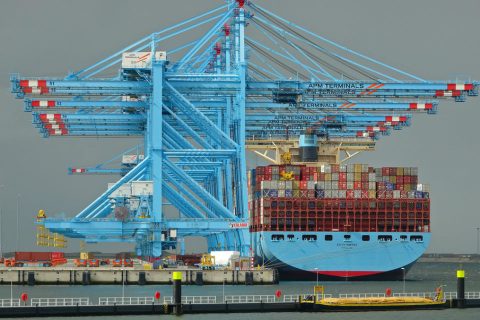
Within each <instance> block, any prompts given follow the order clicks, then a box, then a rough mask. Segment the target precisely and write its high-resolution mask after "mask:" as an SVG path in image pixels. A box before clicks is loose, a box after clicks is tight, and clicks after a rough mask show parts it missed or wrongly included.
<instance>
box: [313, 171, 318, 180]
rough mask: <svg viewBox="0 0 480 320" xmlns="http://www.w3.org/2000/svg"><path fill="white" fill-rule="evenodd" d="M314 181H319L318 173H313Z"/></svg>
mask: <svg viewBox="0 0 480 320" xmlns="http://www.w3.org/2000/svg"><path fill="white" fill-rule="evenodd" d="M313 181H318V173H314V174H313Z"/></svg>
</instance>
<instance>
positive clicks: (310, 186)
mask: <svg viewBox="0 0 480 320" xmlns="http://www.w3.org/2000/svg"><path fill="white" fill-rule="evenodd" d="M307 189H308V190H315V181H308V182H307Z"/></svg>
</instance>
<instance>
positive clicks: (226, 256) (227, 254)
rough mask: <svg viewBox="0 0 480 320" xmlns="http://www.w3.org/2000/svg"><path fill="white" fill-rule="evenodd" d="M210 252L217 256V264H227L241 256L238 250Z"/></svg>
mask: <svg viewBox="0 0 480 320" xmlns="http://www.w3.org/2000/svg"><path fill="white" fill-rule="evenodd" d="M210 254H211V255H212V256H214V257H215V264H216V265H217V266H227V265H228V262H229V261H230V260H232V259H238V258H240V252H238V251H212V252H210Z"/></svg>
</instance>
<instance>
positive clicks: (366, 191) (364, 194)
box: [361, 190, 368, 199]
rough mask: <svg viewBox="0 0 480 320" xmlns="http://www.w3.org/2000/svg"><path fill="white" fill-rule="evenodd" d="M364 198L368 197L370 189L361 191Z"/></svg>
mask: <svg viewBox="0 0 480 320" xmlns="http://www.w3.org/2000/svg"><path fill="white" fill-rule="evenodd" d="M361 195H362V199H368V190H362V191H361Z"/></svg>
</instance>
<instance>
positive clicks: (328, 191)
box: [325, 190, 332, 198]
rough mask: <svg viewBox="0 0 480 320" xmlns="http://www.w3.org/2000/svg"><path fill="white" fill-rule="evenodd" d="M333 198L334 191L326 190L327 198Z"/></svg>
mask: <svg viewBox="0 0 480 320" xmlns="http://www.w3.org/2000/svg"><path fill="white" fill-rule="evenodd" d="M331 197H332V190H325V198H331Z"/></svg>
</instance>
